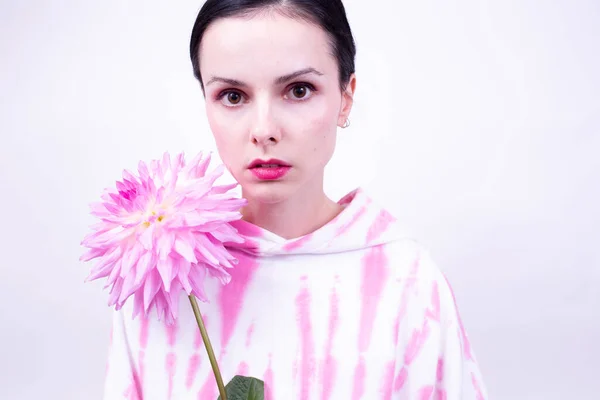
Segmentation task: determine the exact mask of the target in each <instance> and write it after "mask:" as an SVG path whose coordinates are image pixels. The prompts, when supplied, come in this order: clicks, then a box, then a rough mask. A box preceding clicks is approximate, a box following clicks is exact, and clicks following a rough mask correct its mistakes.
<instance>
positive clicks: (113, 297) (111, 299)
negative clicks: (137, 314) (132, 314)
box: [108, 278, 123, 310]
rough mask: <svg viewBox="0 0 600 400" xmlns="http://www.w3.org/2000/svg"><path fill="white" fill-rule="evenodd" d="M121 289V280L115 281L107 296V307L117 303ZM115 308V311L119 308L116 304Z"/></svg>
mask: <svg viewBox="0 0 600 400" xmlns="http://www.w3.org/2000/svg"><path fill="white" fill-rule="evenodd" d="M122 287H123V279H120V278H119V279H117V281H116V282H115V284H114V285H113V287H112V288H111V290H110V295H109V296H108V305H109V306H113V305H115V304H116V303H117V300H118V299H119V296H120V295H121V288H122ZM116 306H117V310H118V309H120V308H121V307H120V306H119V305H118V304H116Z"/></svg>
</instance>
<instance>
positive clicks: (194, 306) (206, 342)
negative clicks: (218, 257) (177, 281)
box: [189, 295, 227, 400]
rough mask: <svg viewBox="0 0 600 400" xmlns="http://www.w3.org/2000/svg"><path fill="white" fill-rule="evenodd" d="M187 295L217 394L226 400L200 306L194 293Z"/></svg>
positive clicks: (222, 399)
mask: <svg viewBox="0 0 600 400" xmlns="http://www.w3.org/2000/svg"><path fill="white" fill-rule="evenodd" d="M189 297H190V303H192V309H193V310H194V315H195V316H196V322H198V328H200V335H201V336H202V341H203V342H204V347H205V348H206V352H207V353H208V359H209V360H210V365H211V366H212V370H213V372H214V374H215V379H216V380H217V386H218V387H219V394H220V395H221V400H227V394H226V393H225V386H224V385H223V378H221V371H219V365H218V364H217V359H216V358H215V352H214V351H213V348H212V345H211V344H210V339H209V338H208V333H207V332H206V327H205V326H204V320H203V319H202V314H200V308H198V302H197V301H196V298H195V297H194V295H190V296H189Z"/></svg>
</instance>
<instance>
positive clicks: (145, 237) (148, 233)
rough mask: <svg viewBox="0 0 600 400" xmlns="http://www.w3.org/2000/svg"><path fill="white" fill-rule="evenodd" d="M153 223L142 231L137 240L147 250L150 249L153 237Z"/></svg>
mask: <svg viewBox="0 0 600 400" xmlns="http://www.w3.org/2000/svg"><path fill="white" fill-rule="evenodd" d="M154 227H155V225H150V226H149V227H148V228H146V229H145V230H144V232H143V233H142V234H141V235H140V236H139V237H138V241H139V242H140V243H141V244H142V246H144V248H145V249H146V250H148V251H150V250H152V244H153V237H154Z"/></svg>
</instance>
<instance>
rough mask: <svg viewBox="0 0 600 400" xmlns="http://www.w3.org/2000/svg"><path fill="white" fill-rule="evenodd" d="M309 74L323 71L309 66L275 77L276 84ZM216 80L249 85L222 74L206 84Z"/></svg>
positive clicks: (235, 84)
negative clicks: (223, 76) (224, 76)
mask: <svg viewBox="0 0 600 400" xmlns="http://www.w3.org/2000/svg"><path fill="white" fill-rule="evenodd" d="M308 74H315V75H318V76H322V75H323V73H322V72H319V71H317V70H316V69H314V68H312V67H308V68H304V69H301V70H298V71H296V72H292V73H291V74H286V75H282V76H280V77H278V78H277V79H275V81H274V82H275V84H276V85H281V84H283V83H286V82H289V81H291V80H292V79H295V78H298V77H300V76H302V75H308ZM214 82H222V83H225V84H227V85H231V86H239V87H247V86H248V85H247V84H245V83H244V82H242V81H238V80H237V79H229V78H222V77H220V76H213V77H211V78H210V79H209V80H208V82H206V85H205V86H208V85H210V84H211V83H214Z"/></svg>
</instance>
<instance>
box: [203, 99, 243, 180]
mask: <svg viewBox="0 0 600 400" xmlns="http://www.w3.org/2000/svg"><path fill="white" fill-rule="evenodd" d="M227 111H228V110H219V109H216V108H213V107H209V106H207V108H206V114H207V118H208V124H209V127H210V130H211V132H212V134H213V137H214V138H215V143H216V145H217V150H218V152H219V156H220V157H221V160H223V163H225V165H226V166H227V168H228V169H229V170H230V171H232V172H233V170H235V169H236V165H237V162H239V161H241V158H240V157H239V153H240V151H241V150H242V149H241V147H242V146H241V145H240V141H239V137H240V132H237V131H236V125H237V124H232V120H231V116H228V115H227Z"/></svg>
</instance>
